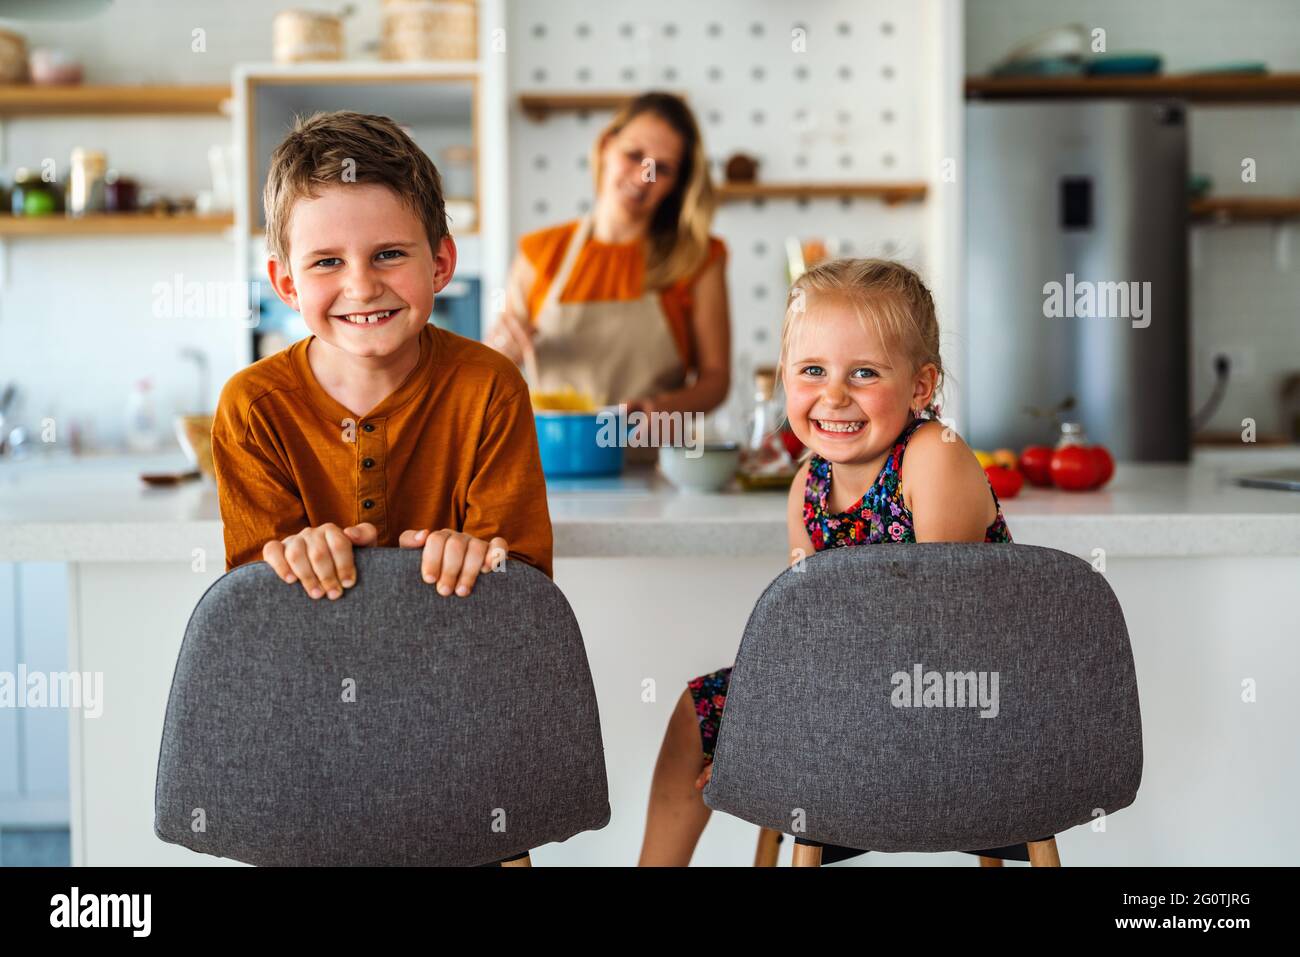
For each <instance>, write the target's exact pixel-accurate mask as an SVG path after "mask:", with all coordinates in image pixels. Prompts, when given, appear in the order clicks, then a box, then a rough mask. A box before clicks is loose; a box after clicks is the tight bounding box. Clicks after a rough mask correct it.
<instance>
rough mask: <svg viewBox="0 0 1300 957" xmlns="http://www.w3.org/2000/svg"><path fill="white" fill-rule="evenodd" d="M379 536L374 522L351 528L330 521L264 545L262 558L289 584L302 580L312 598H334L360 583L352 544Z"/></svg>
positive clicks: (372, 539) (363, 543)
mask: <svg viewBox="0 0 1300 957" xmlns="http://www.w3.org/2000/svg"><path fill="white" fill-rule="evenodd" d="M378 538H379V530H378V529H376V528H375V526H374V525H372V524H371V523H370V522H362V523H361V524H360V525H349V526H348V527H347V528H339V527H338V526H337V525H335V524H334V523H333V522H327V523H325V524H324V525H319V526H317V527H316V528H304V529H303V530H302V531H301V532H298V533H297V534H296V535H290V536H289V537H288V538H285V539H281V540H280V541H269V542H267V543H266V544H265V545H264V546H262V560H263V561H265V562H266V563H267V564H268V565H270V566H271V567H272V568H273V569H274V570H275V573H276V574H277V575H279V576H280V577H281V578H282V579H284V580H285V581H286V582H288V583H289V584H293V583H294V582H296V581H300V582H302V587H303V590H304V591H305V592H307V594H308V595H310V596H311V597H312V598H321V597H323V596H326V595H328V596H329V598H330V599H331V600H333V599H335V598H338V597H339V596H341V595H342V594H343V589H344V588H351V587H352V586H353V585H355V584H356V582H357V569H356V565H355V564H354V563H353V561H352V547H353V546H354V545H355V546H363V545H373V544H374V543H375V542H376V541H377V540H378Z"/></svg>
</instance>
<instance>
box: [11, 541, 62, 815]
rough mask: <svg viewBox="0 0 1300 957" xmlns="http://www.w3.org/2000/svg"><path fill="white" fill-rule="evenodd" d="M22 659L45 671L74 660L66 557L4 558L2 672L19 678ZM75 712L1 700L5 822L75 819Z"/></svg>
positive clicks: (32, 668) (55, 670)
mask: <svg viewBox="0 0 1300 957" xmlns="http://www.w3.org/2000/svg"><path fill="white" fill-rule="evenodd" d="M20 666H25V668H26V673H28V674H33V673H38V672H39V673H43V674H45V675H50V674H58V673H61V672H65V671H66V670H67V668H68V574H67V566H66V565H64V564H63V563H61V562H24V563H19V564H0V672H3V673H6V674H7V675H9V676H12V680H13V681H15V682H16V681H17V679H18V677H19V675H18V671H19V668H20ZM23 690H24V689H23V688H22V687H21V686H19V687H17V688H16V689H15V693H16V694H17V695H19V696H20V697H19V700H18V702H16V703H21V702H22V700H23V699H22V697H21V696H22V694H23ZM73 714H75V715H76V716H77V718H78V720H80V714H79V713H78V712H73ZM69 720H70V719H69V711H68V710H67V709H66V708H62V707H40V708H36V707H30V708H29V707H12V708H10V707H0V829H4V828H6V827H14V826H25V825H33V824H36V825H45V824H66V823H67V821H68V722H69Z"/></svg>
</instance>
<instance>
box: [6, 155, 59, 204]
mask: <svg viewBox="0 0 1300 957" xmlns="http://www.w3.org/2000/svg"><path fill="white" fill-rule="evenodd" d="M59 192H60V191H59V188H58V184H57V183H47V182H46V181H45V180H44V179H42V178H41V174H40V173H39V172H37V171H36V170H34V169H28V168H27V167H25V166H20V167H19V168H18V169H17V170H15V171H14V186H13V189H12V190H11V191H10V193H9V211H10V212H11V213H12V214H13V215H15V216H49V215H52V214H53V213H57V212H59V210H60V208H61V203H60V202H59V200H60V195H59Z"/></svg>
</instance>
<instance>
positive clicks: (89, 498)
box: [0, 448, 1300, 562]
mask: <svg viewBox="0 0 1300 957" xmlns="http://www.w3.org/2000/svg"><path fill="white" fill-rule="evenodd" d="M1281 465H1297V466H1300V450H1298V449H1292V448H1284V449H1260V450H1250V451H1247V452H1242V451H1232V452H1221V451H1217V450H1216V451H1211V452H1205V453H1198V455H1197V458H1196V459H1195V461H1194V462H1193V463H1192V464H1190V465H1167V464H1120V465H1119V466H1118V468H1117V469H1116V473H1115V476H1114V478H1113V479H1112V480H1111V482H1110V484H1109V485H1108V486H1107V487H1106V488H1105V489H1103V490H1101V491H1098V492H1089V493H1069V492H1060V491H1056V490H1049V489H1038V488H1033V487H1030V486H1026V488H1025V489H1024V490H1023V491H1022V492H1021V493H1020V495H1018V496H1017V497H1016V498H1014V499H1010V500H1008V501H1006V502H1004V503H1003V510H1004V512H1005V514H1006V517H1007V523H1008V525H1009V526H1010V528H1011V532H1012V535H1013V536H1014V537H1015V540H1016V541H1018V542H1023V543H1026V544H1039V545H1050V546H1052V547H1054V548H1059V549H1061V550H1063V551H1068V552H1071V553H1073V554H1077V555H1080V556H1082V557H1089V556H1090V555H1091V553H1092V550H1093V549H1095V548H1103V549H1105V551H1106V554H1107V555H1108V556H1109V557H1115V558H1148V557H1195V556H1228V555H1300V493H1295V492H1284V491H1272V490H1265V489H1251V488H1243V487H1241V486H1239V485H1236V484H1233V482H1232V481H1231V479H1232V477H1233V476H1235V475H1237V474H1241V473H1243V472H1248V471H1259V470H1262V469H1268V468H1276V467H1280V466H1281ZM183 466H184V460H183V459H182V458H181V457H180V456H179V455H172V456H156V457H149V458H141V457H131V456H102V457H100V456H89V457H82V458H71V457H68V458H53V457H51V458H49V459H46V460H41V459H30V460H27V461H20V462H0V561H99V562H117V561H127V562H129V561H144V562H150V561H154V562H165V561H186V562H188V561H191V560H192V558H193V556H194V549H196V548H202V549H204V550H205V551H206V552H207V553H208V554H213V553H216V554H224V552H223V546H222V539H221V523H220V519H219V516H218V510H217V496H216V487H215V485H213V484H212V483H211V482H210V481H207V480H202V481H194V482H188V483H186V484H184V485H181V486H178V487H173V488H150V487H147V486H145V485H144V483H142V482H141V481H140V479H139V473H140V472H142V471H168V470H178V469H180V468H182V467H183ZM784 504H785V494H784V493H783V492H757V493H756V492H739V491H736V492H726V493H720V494H711V495H699V494H682V493H679V492H678V491H676V490H675V489H674V488H673V487H672V486H671V485H670V484H669V483H668V482H667V481H666V480H665V479H663V478H662V477H661V476H659V475H658V473H657V472H655V471H653V470H650V469H646V470H640V471H632V472H629V473H627V474H625V475H623V476H621V477H619V478H611V479H566V480H553V481H552V482H551V483H549V492H548V505H549V507H550V513H551V521H552V524H553V526H554V530H555V557H556V558H633V557H664V558H671V557H686V556H700V557H707V556H731V557H739V556H751V555H764V554H769V555H770V554H777V555H779V554H783V553H784V551H785V548H786V544H785V515H784Z"/></svg>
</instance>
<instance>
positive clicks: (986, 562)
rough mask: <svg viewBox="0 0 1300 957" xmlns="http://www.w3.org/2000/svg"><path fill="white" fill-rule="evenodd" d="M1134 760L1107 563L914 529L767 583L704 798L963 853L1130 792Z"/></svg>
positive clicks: (1008, 841) (1040, 830) (1056, 824)
mask: <svg viewBox="0 0 1300 957" xmlns="http://www.w3.org/2000/svg"><path fill="white" fill-rule="evenodd" d="M918 666H919V671H920V673H921V675H922V679H921V681H920V682H919V684H920V687H919V688H917V687H916V684H917V682H916V680H915V679H916V674H917V671H918ZM929 672H937V673H940V674H941V675H942V676H943V682H942V687H941V688H939V689H938V690H937V691H936V689H935V684H936V683H935V681H934V679H931V678H928V677H927V673H929ZM949 672H951V673H953V674H954V675H963V676H968V677H964V678H963V679H961V680H958V679H955V678H954V679H953V680H952V681H951V682H950V681H949V679H948V673H949ZM994 676H996V678H997V684H996V685H994V684H993V678H994ZM972 679H973V680H972ZM927 686H928V691H927ZM968 689H969V690H970V691H973V692H974V693H968V694H966V695H964V698H965V700H964V701H963V700H962V698H961V697H959V696H958V692H959V690H960V691H963V692H965V691H968ZM994 689H996V693H994ZM981 690H982V691H983V692H984V695H983V703H981V700H980V697H981V696H980V691H981ZM971 699H974V701H972V700H971ZM927 702H928V703H929V705H930V706H927ZM918 704H919V705H920V706H919V707H918V706H917V705H918ZM986 715H987V716H986ZM1141 777H1142V724H1141V715H1140V713H1139V710H1138V694H1137V681H1136V678H1135V674H1134V670H1133V654H1132V650H1131V648H1130V646H1129V640H1128V631H1127V629H1126V628H1125V626H1124V616H1123V614H1122V612H1121V611H1120V608H1119V603H1118V602H1117V601H1116V600H1115V596H1114V593H1113V592H1111V590H1110V586H1109V585H1107V583H1106V579H1105V577H1104V576H1103V575H1101V574H1099V573H1098V572H1096V571H1094V570H1093V568H1092V566H1091V565H1090V564H1089V563H1087V562H1085V561H1082V560H1081V559H1078V558H1074V557H1072V556H1070V555H1067V554H1065V553H1063V552H1058V551H1055V550H1053V549H1049V548H1038V547H1035V546H1030V545H1002V544H997V545H990V544H947V543H927V544H919V545H896V546H894V545H891V546H879V547H871V548H837V549H830V550H827V551H824V552H820V553H818V554H816V555H814V556H812V557H811V558H809V559H807V560H805V562H804V564H803V570H802V571H796V570H795V569H790V570H787V571H785V572H784V573H782V574H781V576H780V577H778V578H777V579H776V580H775V581H774V582H773V583H772V584H771V585H770V586H768V588H767V591H766V592H764V594H763V596H762V597H761V598H760V599H759V601H758V604H757V606H756V607H755V609H754V612H753V615H752V616H751V618H750V620H749V624H748V626H747V627H746V629H745V634H744V638H743V640H742V642H741V645H740V652H739V655H738V657H737V660H736V665H735V670H734V671H733V673H732V677H731V685H730V688H729V689H728V693H727V702H726V707H725V710H724V712H723V717H722V722H721V726H720V729H719V734H718V744H717V748H716V752H715V764H714V768H713V775H712V780H711V782H710V783H709V785H708V786H707V788H706V789H705V792H704V799H705V802H706V803H707V804H708V805H709V806H710V807H712V808H715V809H717V810H721V811H725V812H727V813H729V814H732V815H735V816H737V817H740V818H743V819H745V820H747V821H752V822H754V823H756V824H759V825H762V826H763V827H768V828H772V829H774V830H778V831H784V832H785V833H794V834H796V836H798V837H802V838H806V839H809V840H812V841H816V842H819V843H823V844H834V845H840V846H843V847H851V848H861V849H866V850H878V851H969V850H976V849H980V848H997V847H1007V846H1010V845H1016V844H1020V843H1022V842H1025V841H1036V840H1040V839H1042V838H1043V837H1044V836H1046V835H1054V834H1059V833H1060V832H1062V831H1064V830H1066V829H1067V828H1070V827H1073V826H1074V825H1076V824H1082V823H1085V822H1088V821H1091V820H1093V818H1094V815H1096V814H1098V813H1100V812H1101V811H1104V812H1106V813H1113V812H1115V811H1117V810H1119V809H1120V808H1123V807H1127V806H1128V805H1129V804H1131V803H1133V800H1134V797H1135V796H1136V794H1137V789H1138V784H1139V782H1140V780H1141ZM800 825H802V826H803V828H804V830H803V831H802V832H801V831H800V829H799V828H800Z"/></svg>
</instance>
